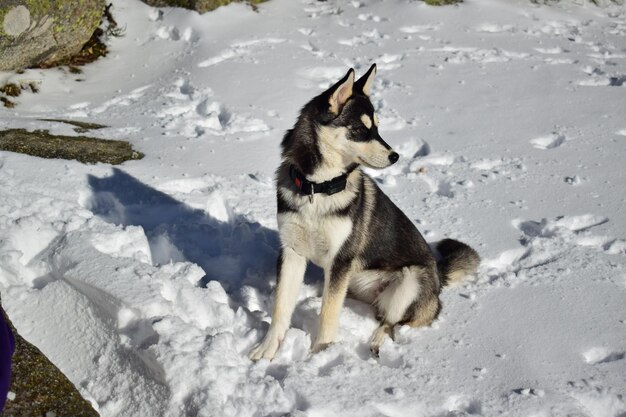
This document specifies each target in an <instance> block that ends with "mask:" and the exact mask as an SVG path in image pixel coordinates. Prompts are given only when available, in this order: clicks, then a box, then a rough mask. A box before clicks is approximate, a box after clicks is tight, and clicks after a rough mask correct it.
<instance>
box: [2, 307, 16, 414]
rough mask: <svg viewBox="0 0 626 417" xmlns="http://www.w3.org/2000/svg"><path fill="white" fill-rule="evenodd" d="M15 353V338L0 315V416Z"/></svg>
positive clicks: (7, 390)
mask: <svg viewBox="0 0 626 417" xmlns="http://www.w3.org/2000/svg"><path fill="white" fill-rule="evenodd" d="M14 351H15V338H14V337H13V333H11V329H9V325H8V324H7V323H6V321H4V315H3V314H0V414H2V410H4V403H5V401H6V399H7V393H8V392H9V384H10V383H11V356H13V352H14Z"/></svg>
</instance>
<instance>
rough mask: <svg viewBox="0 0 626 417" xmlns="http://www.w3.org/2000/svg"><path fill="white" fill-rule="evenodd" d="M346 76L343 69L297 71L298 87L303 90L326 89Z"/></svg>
mask: <svg viewBox="0 0 626 417" xmlns="http://www.w3.org/2000/svg"><path fill="white" fill-rule="evenodd" d="M345 74H346V68H345V67H310V68H305V69H302V70H300V71H298V75H299V77H298V79H299V80H300V81H299V82H298V87H300V88H304V89H307V90H308V89H318V88H328V87H329V86H331V85H332V84H334V83H335V82H337V80H338V79H340V78H341V77H343V76H344V75H345Z"/></svg>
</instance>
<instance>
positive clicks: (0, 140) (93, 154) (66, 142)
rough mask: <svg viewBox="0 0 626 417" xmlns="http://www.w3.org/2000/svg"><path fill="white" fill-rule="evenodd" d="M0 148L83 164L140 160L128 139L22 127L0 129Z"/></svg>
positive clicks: (140, 155) (139, 155)
mask: <svg viewBox="0 0 626 417" xmlns="http://www.w3.org/2000/svg"><path fill="white" fill-rule="evenodd" d="M0 150H3V151H10V152H18V153H23V154H27V155H33V156H38V157H40V158H50V159H56V158H60V159H75V160H77V161H80V162H83V163H86V164H95V163H96V162H104V163H107V164H112V165H117V164H121V163H122V162H124V161H128V160H134V159H141V158H143V156H144V155H143V154H142V153H141V152H137V151H135V150H134V149H133V148H132V146H131V145H130V144H129V143H128V142H124V141H119V140H108V139H98V138H92V137H87V136H63V135H52V134H50V133H49V132H48V131H47V130H35V131H34V132H29V131H27V130H25V129H9V130H2V131H0Z"/></svg>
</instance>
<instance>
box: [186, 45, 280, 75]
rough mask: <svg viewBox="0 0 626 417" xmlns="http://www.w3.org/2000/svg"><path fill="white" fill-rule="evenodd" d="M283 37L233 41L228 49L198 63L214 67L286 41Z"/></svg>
mask: <svg viewBox="0 0 626 417" xmlns="http://www.w3.org/2000/svg"><path fill="white" fill-rule="evenodd" d="M285 41H286V39H281V38H261V39H251V40H248V41H242V42H235V43H232V44H231V45H230V46H229V47H228V48H227V49H224V50H222V51H221V52H219V53H218V54H217V55H216V56H213V57H211V58H208V59H205V60H204V61H202V62H200V63H199V64H198V67H200V68H206V67H212V66H213V65H217V64H221V63H222V62H225V61H228V60H231V59H245V58H247V57H249V56H250V55H252V54H253V53H254V51H255V50H256V49H259V48H260V49H265V48H270V49H271V48H273V47H274V45H277V44H281V43H283V42H285Z"/></svg>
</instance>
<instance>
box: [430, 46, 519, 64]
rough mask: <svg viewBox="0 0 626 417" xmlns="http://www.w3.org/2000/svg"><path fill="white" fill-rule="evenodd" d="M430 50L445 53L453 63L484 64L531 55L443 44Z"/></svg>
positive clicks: (446, 57) (449, 61) (496, 49)
mask: <svg viewBox="0 0 626 417" xmlns="http://www.w3.org/2000/svg"><path fill="white" fill-rule="evenodd" d="M429 50H430V51H432V52H439V53H443V54H444V60H445V61H446V62H448V63H451V64H464V63H466V62H479V63H483V64H488V63H495V62H508V61H510V60H512V59H524V58H528V57H529V56H530V54H528V53H525V52H512V51H505V50H503V49H498V48H492V49H480V48H473V47H455V46H443V47H439V48H431V49H429Z"/></svg>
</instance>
